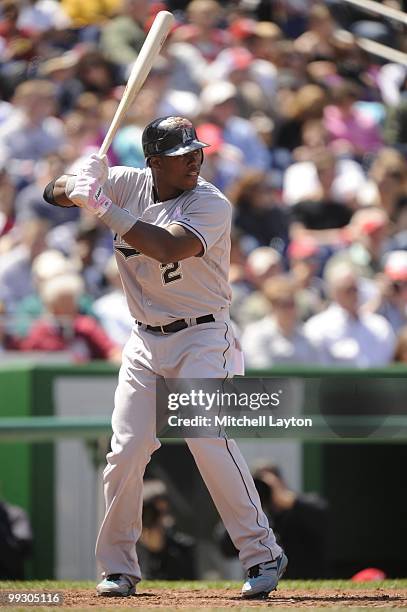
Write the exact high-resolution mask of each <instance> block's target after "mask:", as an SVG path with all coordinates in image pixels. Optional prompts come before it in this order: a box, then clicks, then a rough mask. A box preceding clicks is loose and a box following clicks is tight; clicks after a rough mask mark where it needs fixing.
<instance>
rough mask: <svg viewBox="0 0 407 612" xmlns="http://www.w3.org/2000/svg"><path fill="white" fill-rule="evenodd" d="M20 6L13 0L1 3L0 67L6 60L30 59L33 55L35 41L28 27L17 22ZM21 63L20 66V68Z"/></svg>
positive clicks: (10, 61)
mask: <svg viewBox="0 0 407 612" xmlns="http://www.w3.org/2000/svg"><path fill="white" fill-rule="evenodd" d="M19 15H20V6H19V3H18V2H15V1H14V0H4V1H3V2H2V4H1V16H0V42H1V49H2V68H3V70H4V68H6V67H7V62H9V63H12V62H17V61H30V60H32V59H33V57H34V56H35V52H36V41H35V39H34V37H33V36H31V34H30V31H29V29H28V28H26V27H24V26H21V24H20V23H19ZM22 66H23V65H21V66H20V69H21V67H22Z"/></svg>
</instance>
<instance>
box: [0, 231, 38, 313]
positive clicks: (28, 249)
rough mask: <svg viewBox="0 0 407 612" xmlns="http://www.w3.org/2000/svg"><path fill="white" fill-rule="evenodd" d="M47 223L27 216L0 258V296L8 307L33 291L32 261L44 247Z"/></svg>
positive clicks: (13, 305)
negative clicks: (7, 249)
mask: <svg viewBox="0 0 407 612" xmlns="http://www.w3.org/2000/svg"><path fill="white" fill-rule="evenodd" d="M48 229H49V223H48V221H46V220H45V219H29V220H27V221H24V222H23V223H21V224H20V226H19V230H20V232H21V237H20V240H19V241H18V242H17V244H16V246H14V247H13V248H11V249H10V250H9V251H8V252H7V253H5V254H4V255H2V257H1V261H0V300H2V301H3V302H4V303H5V305H6V308H7V310H8V311H11V310H13V309H14V308H15V307H16V305H17V304H18V302H19V301H20V300H22V299H23V298H24V297H26V296H27V295H30V294H31V293H32V292H33V279H32V272H31V267H32V262H33V260H34V259H35V257H36V256H37V255H39V254H40V253H41V252H42V251H43V250H45V247H46V235H47V231H48Z"/></svg>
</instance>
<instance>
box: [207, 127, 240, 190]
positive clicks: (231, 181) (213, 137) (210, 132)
mask: <svg viewBox="0 0 407 612" xmlns="http://www.w3.org/2000/svg"><path fill="white" fill-rule="evenodd" d="M197 133H198V138H199V139H200V140H201V141H202V142H208V143H210V145H211V146H210V147H208V148H207V149H206V151H205V157H204V161H203V164H202V167H201V176H202V177H203V178H204V179H205V180H207V181H209V182H210V183H213V184H214V185H216V187H217V188H218V189H220V190H221V191H226V190H227V189H228V188H229V187H232V186H233V187H234V185H235V182H236V181H237V180H238V179H239V178H240V177H241V176H242V174H244V173H245V166H244V160H243V153H242V152H241V151H240V150H239V149H238V148H237V147H234V146H233V145H230V144H228V143H226V142H225V141H224V139H223V135H222V129H221V128H220V127H219V126H217V125H215V124H214V123H202V124H201V125H200V126H198V128H197Z"/></svg>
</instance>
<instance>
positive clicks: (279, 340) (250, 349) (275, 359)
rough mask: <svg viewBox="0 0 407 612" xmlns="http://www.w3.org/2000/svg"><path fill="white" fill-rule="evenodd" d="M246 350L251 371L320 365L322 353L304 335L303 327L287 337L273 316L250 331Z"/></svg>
mask: <svg viewBox="0 0 407 612" xmlns="http://www.w3.org/2000/svg"><path fill="white" fill-rule="evenodd" d="M242 348H243V354H244V356H245V363H246V366H247V367H248V368H268V367H270V366H273V365H288V364H290V365H291V364H308V365H312V364H317V363H320V358H319V356H318V352H317V351H316V350H315V348H314V347H313V345H312V344H311V342H310V341H309V340H308V339H307V338H306V336H305V335H304V333H303V329H302V326H301V325H298V326H297V327H296V329H295V331H294V333H293V334H292V335H291V336H290V337H287V336H285V335H284V334H283V333H282V332H281V331H280V329H279V328H278V326H277V324H276V322H275V320H274V319H273V317H271V316H267V317H264V319H261V320H260V321H256V322H255V323H251V324H250V325H248V326H247V327H246V330H245V332H244V334H243V337H242Z"/></svg>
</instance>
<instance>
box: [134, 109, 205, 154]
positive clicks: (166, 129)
mask: <svg viewBox="0 0 407 612" xmlns="http://www.w3.org/2000/svg"><path fill="white" fill-rule="evenodd" d="M142 143H143V152H144V157H145V158H146V159H148V158H149V157H152V156H153V155H165V156H169V157H174V156H176V155H184V154H185V153H189V152H190V151H195V150H196V149H203V148H204V147H209V146H210V145H208V144H206V143H205V142H201V141H200V140H198V137H197V134H196V131H195V128H194V126H193V125H192V123H191V122H190V121H189V119H185V117H160V118H159V119H154V121H152V122H151V123H149V124H148V125H147V126H146V127H145V128H144V131H143V136H142Z"/></svg>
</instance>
